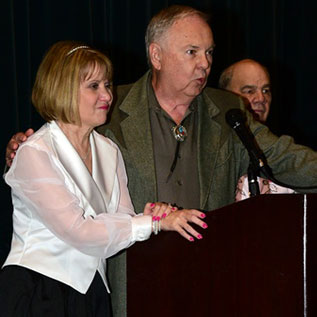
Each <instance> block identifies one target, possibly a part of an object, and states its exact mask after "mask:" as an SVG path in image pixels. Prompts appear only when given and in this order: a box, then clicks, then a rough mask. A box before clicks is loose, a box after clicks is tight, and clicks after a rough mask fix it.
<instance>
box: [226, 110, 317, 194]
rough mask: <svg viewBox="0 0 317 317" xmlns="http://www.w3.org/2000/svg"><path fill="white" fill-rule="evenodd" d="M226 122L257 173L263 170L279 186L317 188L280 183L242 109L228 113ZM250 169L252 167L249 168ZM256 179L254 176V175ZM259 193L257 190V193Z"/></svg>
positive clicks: (295, 188) (314, 187)
mask: <svg viewBox="0 0 317 317" xmlns="http://www.w3.org/2000/svg"><path fill="white" fill-rule="evenodd" d="M226 121H227V123H228V124H229V126H230V127H231V128H232V129H233V130H234V131H235V132H236V133H237V135H238V137H239V138H240V140H241V142H242V144H243V145H244V146H245V148H246V149H247V151H248V153H249V156H250V164H251V165H252V166H253V168H254V169H255V171H256V172H257V171H259V170H261V172H262V173H263V174H264V175H265V177H266V178H267V179H269V180H271V181H272V182H274V183H276V184H277V185H280V186H283V187H288V188H292V189H294V190H297V189H306V190H307V189H316V188H317V187H316V186H296V187H294V186H292V185H290V184H285V183H283V182H280V181H278V180H277V179H276V178H275V177H274V176H273V173H272V171H271V168H270V167H269V166H268V165H267V163H266V159H265V156H264V154H263V153H262V151H261V150H260V148H259V147H258V145H257V143H256V140H255V138H254V135H253V133H252V132H251V130H250V128H249V126H248V125H247V124H246V117H245V115H244V113H243V112H242V110H241V109H238V108H234V109H230V110H228V111H227V113H226ZM249 169H250V166H249ZM249 172H250V171H249ZM253 177H254V175H253ZM255 192H257V190H256V191H255Z"/></svg>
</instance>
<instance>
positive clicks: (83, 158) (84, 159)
mask: <svg viewBox="0 0 317 317" xmlns="http://www.w3.org/2000/svg"><path fill="white" fill-rule="evenodd" d="M89 153H90V146H89V147H88V151H87V153H86V155H85V156H84V157H82V156H81V159H82V160H83V161H84V162H85V161H86V160H87V158H88V155H89Z"/></svg>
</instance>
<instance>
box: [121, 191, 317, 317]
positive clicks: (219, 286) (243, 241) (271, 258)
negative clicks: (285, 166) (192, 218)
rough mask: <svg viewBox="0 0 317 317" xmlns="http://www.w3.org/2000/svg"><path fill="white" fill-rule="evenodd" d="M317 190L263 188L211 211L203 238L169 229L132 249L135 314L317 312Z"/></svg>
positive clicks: (288, 315) (130, 307)
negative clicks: (294, 191)
mask: <svg viewBox="0 0 317 317" xmlns="http://www.w3.org/2000/svg"><path fill="white" fill-rule="evenodd" d="M316 213H317V195H315V194H308V195H300V194H290V195H287V194H279V195H261V196H257V197H253V198H250V199H247V200H245V201H241V202H238V203H235V204H231V205H229V206H226V207H224V208H221V209H218V210H215V211H211V212H208V213H207V219H206V222H207V224H208V229H206V230H204V229H199V232H201V233H202V235H203V239H202V240H195V242H188V241H187V240H185V239H184V238H182V237H181V236H179V235H178V234H177V233H175V232H161V233H160V234H159V235H158V236H155V237H152V238H151V239H150V240H148V241H145V242H142V243H136V244H135V245H134V246H132V247H131V248H130V249H129V250H128V252H127V278H128V282H127V292H128V293H127V311H128V316H129V317H134V316H151V317H155V316H158V317H162V316H173V317H176V316H182V317H185V316H190V317H194V316H200V317H205V316H216V317H226V316H228V317H235V316H237V317H240V316H241V317H248V316H250V317H262V316H263V317H274V316H276V317H284V316H285V317H292V316H304V317H306V316H312V317H313V316H317V307H316V306H317V302H316V301H317V296H316V285H315V283H314V281H315V280H316V278H315V276H316V274H317V273H316V271H317V249H316V248H317V244H316V243H315V242H316V235H317V233H316V232H317V220H316V219H317V215H316Z"/></svg>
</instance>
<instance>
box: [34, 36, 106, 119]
mask: <svg viewBox="0 0 317 317" xmlns="http://www.w3.org/2000/svg"><path fill="white" fill-rule="evenodd" d="M96 70H99V71H104V79H107V80H109V82H111V80H112V64H111V61H110V60H109V58H108V57H107V56H105V55H104V54H103V53H101V52H100V51H98V50H95V49H92V48H90V47H88V46H85V45H83V44H82V43H78V42H73V41H61V42H57V43H55V44H54V45H53V46H52V47H51V48H50V49H49V50H48V52H47V53H46V55H45V56H44V58H43V60H42V62H41V64H40V67H39V69H38V71H37V74H36V79H35V83H34V86H33V90H32V102H33V105H34V107H35V108H36V110H37V111H38V112H39V114H40V115H41V116H42V118H43V119H44V120H46V121H48V122H50V121H52V120H60V121H62V122H64V123H72V124H80V123H81V120H80V116H79V108H78V104H79V97H78V96H79V88H80V83H81V82H82V81H83V80H85V79H89V78H90V77H91V76H92V75H93V74H94V73H95V71H96Z"/></svg>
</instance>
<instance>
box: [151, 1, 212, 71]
mask: <svg viewBox="0 0 317 317" xmlns="http://www.w3.org/2000/svg"><path fill="white" fill-rule="evenodd" d="M192 15H197V16H199V17H200V18H202V19H203V20H204V21H206V22H207V23H208V20H209V18H208V15H207V14H205V13H203V12H201V11H199V10H196V9H194V8H192V7H189V6H183V5H172V6H169V7H167V8H165V9H163V10H161V11H160V12H159V13H157V14H156V15H155V16H154V17H153V18H152V19H151V21H150V23H149V25H148V27H147V29H146V33H145V46H146V56H147V60H148V64H149V66H151V60H150V55H149V46H150V44H151V43H153V42H158V41H159V40H160V39H162V38H163V37H164V36H165V35H166V32H167V30H168V29H169V28H170V27H171V26H172V25H173V23H174V22H175V21H177V20H179V19H183V18H186V17H188V16H192Z"/></svg>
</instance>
